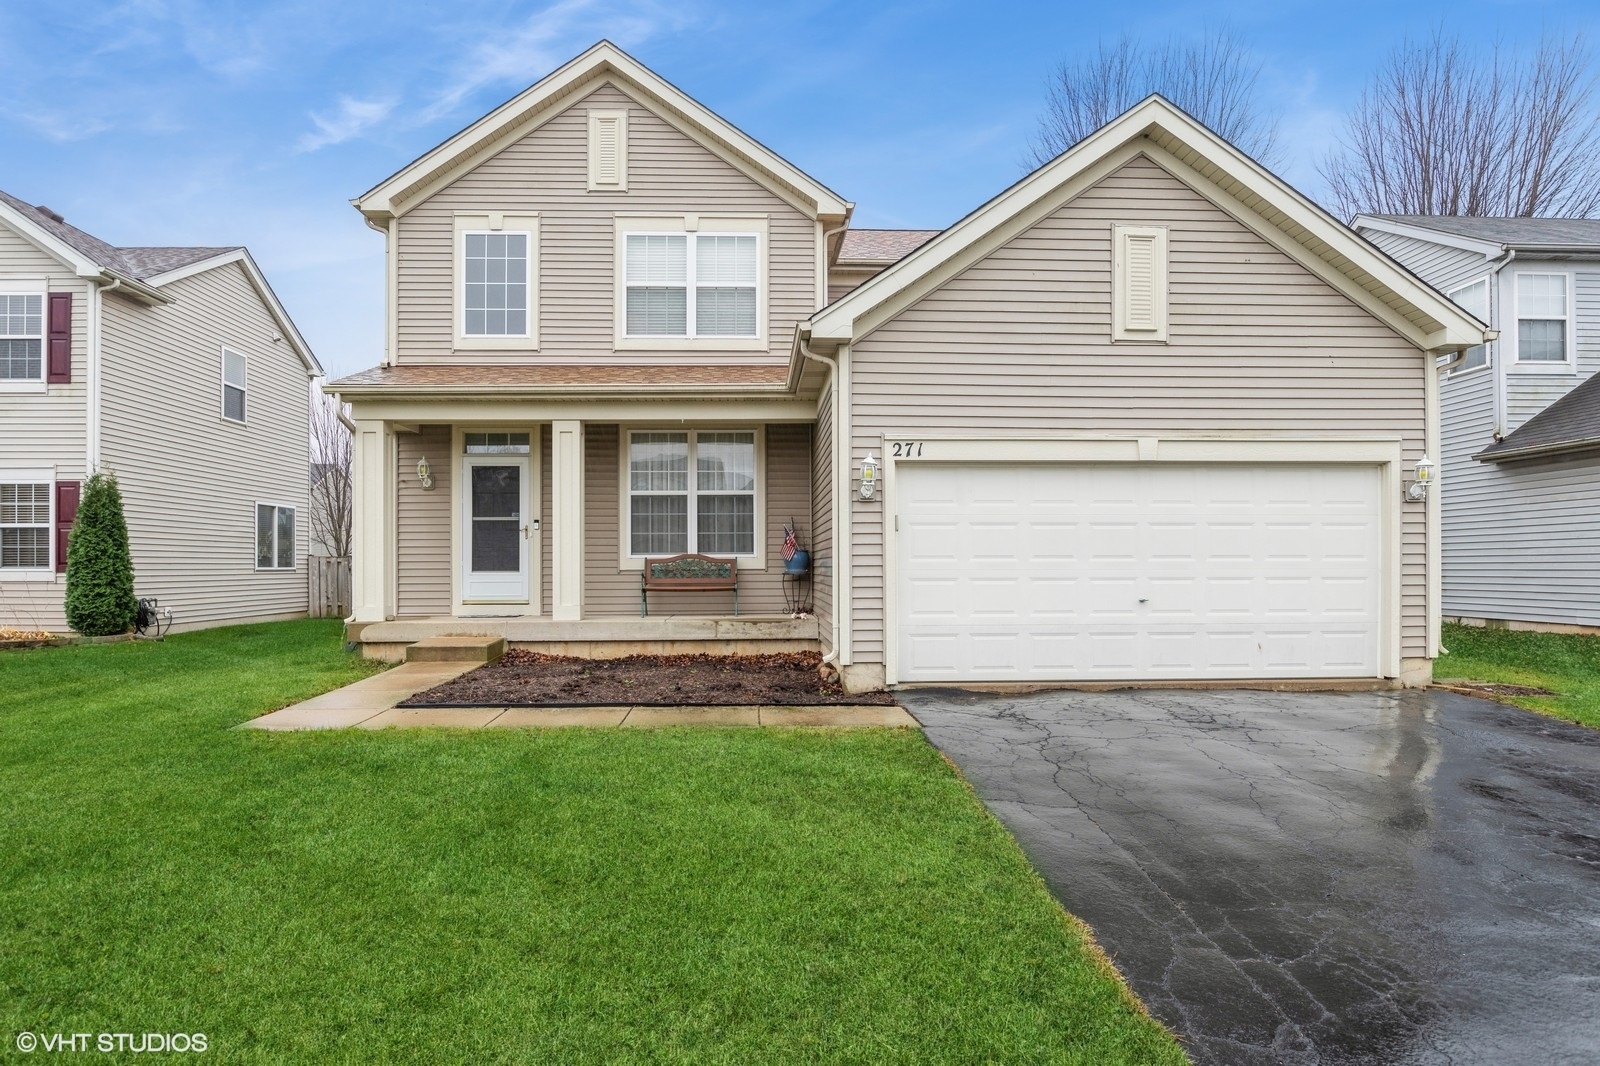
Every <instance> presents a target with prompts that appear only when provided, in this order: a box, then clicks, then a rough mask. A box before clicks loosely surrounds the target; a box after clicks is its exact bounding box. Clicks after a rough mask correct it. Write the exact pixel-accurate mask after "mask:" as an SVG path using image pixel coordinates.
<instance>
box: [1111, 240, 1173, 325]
mask: <svg viewBox="0 0 1600 1066" xmlns="http://www.w3.org/2000/svg"><path fill="white" fill-rule="evenodd" d="M1111 243H1112V253H1111V255H1112V286H1111V288H1112V292H1111V339H1112V340H1118V341H1125V340H1126V341H1165V340H1166V339H1167V231H1166V228H1165V227H1162V226H1113V227H1112V241H1111Z"/></svg>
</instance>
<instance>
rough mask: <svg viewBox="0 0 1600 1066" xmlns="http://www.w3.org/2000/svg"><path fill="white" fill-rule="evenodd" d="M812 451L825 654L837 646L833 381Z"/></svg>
mask: <svg viewBox="0 0 1600 1066" xmlns="http://www.w3.org/2000/svg"><path fill="white" fill-rule="evenodd" d="M812 441H813V443H812V448H811V516H812V517H811V529H810V531H809V532H810V539H809V541H808V545H807V546H808V547H809V548H810V549H811V578H812V588H811V591H812V602H813V603H814V604H815V607H816V616H817V626H818V628H819V629H820V631H821V634H822V646H823V650H824V651H832V650H833V645H832V640H833V379H832V376H831V374H830V377H829V380H828V383H827V384H826V385H824V386H823V387H822V398H821V400H820V401H819V402H818V404H817V424H816V427H815V428H814V429H813V431H812Z"/></svg>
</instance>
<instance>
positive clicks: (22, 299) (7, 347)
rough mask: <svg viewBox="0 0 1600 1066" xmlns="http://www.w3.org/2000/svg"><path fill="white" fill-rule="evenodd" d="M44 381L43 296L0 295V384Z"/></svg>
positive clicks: (22, 294)
mask: <svg viewBox="0 0 1600 1066" xmlns="http://www.w3.org/2000/svg"><path fill="white" fill-rule="evenodd" d="M43 380H44V293H42V292H37V293H33V292H30V293H3V292H0V381H43Z"/></svg>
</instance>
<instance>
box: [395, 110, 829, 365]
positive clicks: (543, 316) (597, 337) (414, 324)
mask: <svg viewBox="0 0 1600 1066" xmlns="http://www.w3.org/2000/svg"><path fill="white" fill-rule="evenodd" d="M590 108H614V109H615V108H626V109H627V110H628V140H629V144H628V190H627V192H625V193H618V192H589V191H588V155H587V136H588V122H587V112H588V110H589V109H590ZM485 211H504V212H507V213H518V212H537V213H538V214H539V215H540V219H539V264H538V266H539V302H540V308H539V316H538V317H539V327H540V338H539V341H540V351H539V352H538V353H536V354H534V353H529V352H516V351H497V352H493V353H484V352H466V353H462V354H461V355H460V356H459V357H460V358H470V359H474V360H476V361H479V362H482V361H485V356H492V358H491V359H489V360H487V361H493V362H499V361H504V360H506V359H537V360H542V361H546V362H556V363H572V362H582V361H589V360H594V361H605V362H608V363H614V362H643V363H648V362H651V361H655V360H661V359H667V360H671V361H679V362H682V361H684V360H685V355H686V353H685V352H684V351H682V350H677V351H669V352H666V353H661V352H649V351H627V352H614V351H613V346H614V336H615V334H614V332H613V317H614V314H613V309H614V293H615V282H616V274H615V267H614V262H613V261H614V259H615V226H614V221H613V219H614V216H615V215H616V214H617V213H619V212H630V213H639V212H645V213H655V214H679V215H681V214H685V213H705V214H750V215H765V216H767V218H768V234H769V241H770V248H769V249H768V278H769V295H768V326H767V337H768V341H769V350H768V351H766V352H761V351H755V352H752V351H717V352H700V351H697V352H693V353H692V355H691V356H690V358H692V360H693V361H696V362H705V361H713V360H723V361H733V362H751V361H756V360H770V361H773V362H782V361H785V360H787V358H788V355H789V344H790V341H791V340H792V333H793V330H794V325H795V323H796V322H797V321H798V320H800V319H802V318H805V317H806V316H808V315H809V314H811V312H812V311H813V310H815V304H816V255H815V241H816V224H815V222H814V221H813V220H812V219H810V218H808V217H807V216H806V215H804V214H802V213H801V212H800V211H798V210H796V209H795V208H794V207H792V206H791V205H789V204H788V203H787V202H786V201H784V200H783V199H781V198H779V197H778V196H777V195H775V194H774V193H772V192H770V191H768V190H767V189H765V188H764V187H762V186H761V185H759V184H758V183H756V182H755V181H753V180H752V179H750V178H749V177H747V176H746V175H744V174H743V173H741V172H740V171H739V170H737V169H735V168H734V167H732V166H731V165H729V164H728V163H727V162H725V161H723V160H722V159H721V158H719V157H718V156H716V155H714V154H713V153H711V152H710V151H708V150H707V149H706V148H704V147H702V146H701V145H700V144H699V143H697V142H696V141H694V140H692V139H691V138H689V137H688V136H686V135H685V134H683V133H681V132H679V131H678V130H677V129H676V128H674V127H673V126H671V125H669V124H668V123H666V122H665V121H663V120H662V119H660V118H658V117H657V116H656V115H655V114H654V113H653V112H651V111H648V110H647V109H645V108H644V107H643V106H641V105H639V104H638V103H636V102H635V101H633V100H631V99H630V98H629V97H627V96H625V95H624V94H623V93H622V92H621V91H620V90H619V89H617V88H616V87H614V86H610V85H605V86H601V87H599V88H597V89H596V90H595V91H594V92H592V93H590V94H589V95H587V96H586V97H584V98H583V99H580V100H579V101H578V102H577V103H575V104H573V105H572V106H571V107H570V108H567V109H566V110H565V111H563V112H561V113H560V114H558V115H556V116H555V117H553V118H552V119H550V120H549V121H548V122H546V123H545V124H544V125H542V126H540V127H538V128H537V129H535V130H533V131H532V132H530V133H528V134H526V135H525V136H523V137H522V138H521V139H519V140H517V141H515V142H514V143H512V144H511V145H509V146H508V147H507V148H505V149H504V150H503V151H501V152H500V153H499V154H497V155H495V156H493V157H491V158H489V159H486V160H484V161H483V162H482V163H480V164H479V165H478V166H477V167H476V168H475V169H473V170H472V171H471V172H470V173H468V174H465V175H463V176H462V177H461V178H459V179H457V180H456V181H455V182H454V183H452V184H451V185H449V186H447V187H445V188H444V189H441V190H440V191H439V192H437V193H434V194H433V195H432V196H431V197H429V198H428V199H427V200H426V201H424V202H423V203H422V204H420V205H418V206H417V207H416V208H415V209H413V210H412V211H411V212H409V213H408V214H406V215H404V216H403V217H402V218H401V219H400V220H399V223H398V225H399V242H400V243H399V278H398V284H399V300H398V304H399V317H398V320H397V327H398V349H399V350H398V359H399V360H400V361H402V362H411V361H417V362H424V361H438V360H449V359H451V358H453V357H457V356H453V354H452V351H451V349H452V344H453V341H454V324H453V322H452V308H453V299H452V296H453V288H452V286H453V279H452V247H451V241H452V239H453V236H452V235H453V223H452V216H453V213H454V212H485Z"/></svg>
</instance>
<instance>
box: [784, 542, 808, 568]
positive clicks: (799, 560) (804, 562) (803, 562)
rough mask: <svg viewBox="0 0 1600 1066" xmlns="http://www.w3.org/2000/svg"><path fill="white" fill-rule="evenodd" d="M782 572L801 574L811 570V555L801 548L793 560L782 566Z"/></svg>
mask: <svg viewBox="0 0 1600 1066" xmlns="http://www.w3.org/2000/svg"><path fill="white" fill-rule="evenodd" d="M783 568H784V570H786V571H787V572H789V573H791V574H803V573H805V572H806V571H807V570H810V569H811V553H810V552H808V551H806V550H805V549H804V548H801V549H800V550H799V551H797V552H795V553H794V558H793V559H790V560H788V561H786V562H785V563H784V564H783Z"/></svg>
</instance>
